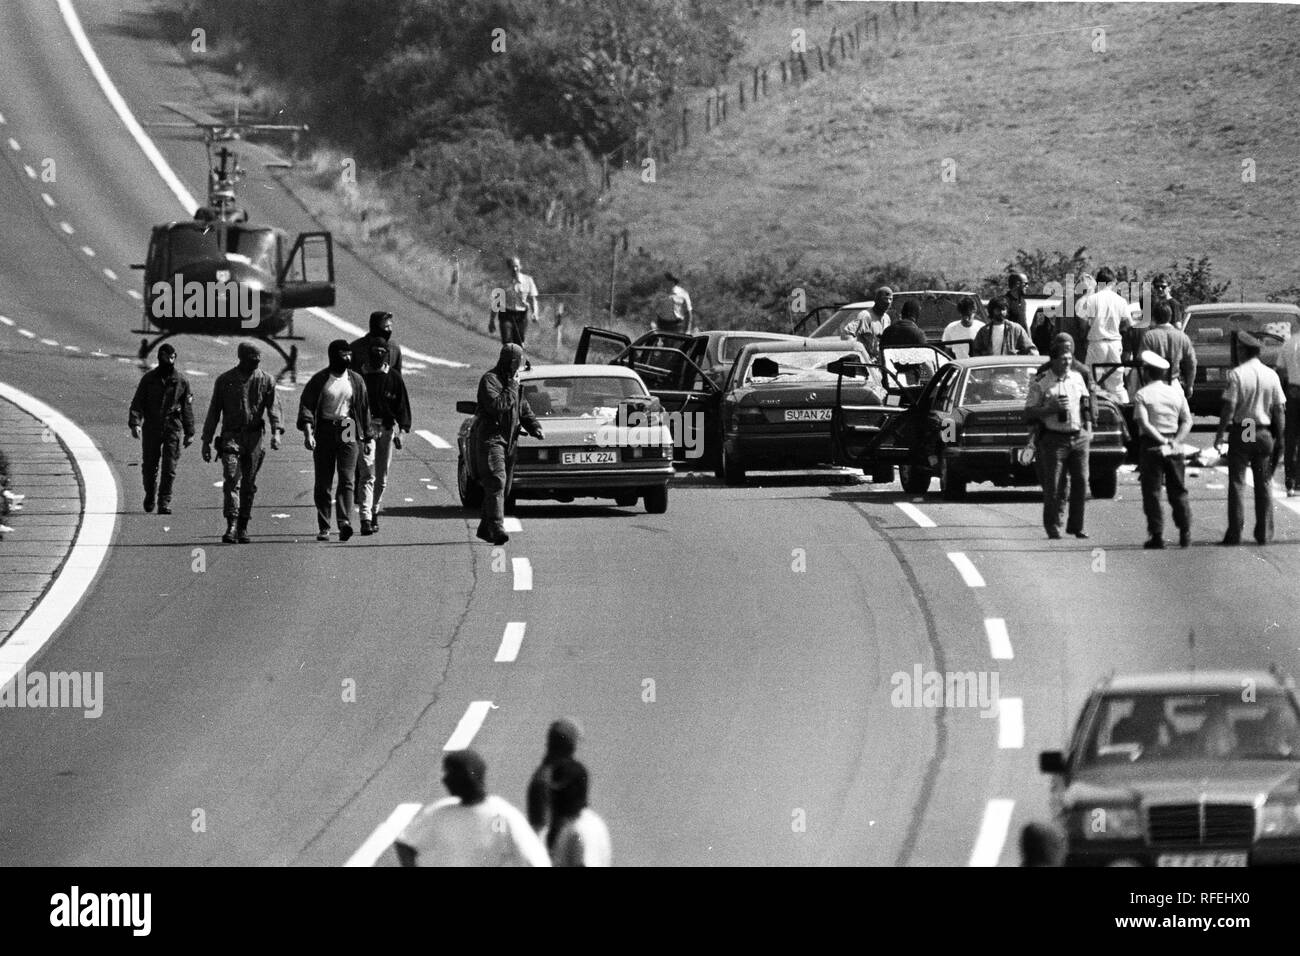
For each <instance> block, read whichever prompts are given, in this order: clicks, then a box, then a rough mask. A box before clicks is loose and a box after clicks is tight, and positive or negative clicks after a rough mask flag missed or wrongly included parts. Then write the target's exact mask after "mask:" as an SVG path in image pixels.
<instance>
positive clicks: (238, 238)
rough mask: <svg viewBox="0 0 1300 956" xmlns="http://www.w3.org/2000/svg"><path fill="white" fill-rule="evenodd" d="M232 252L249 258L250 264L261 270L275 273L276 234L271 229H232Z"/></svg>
mask: <svg viewBox="0 0 1300 956" xmlns="http://www.w3.org/2000/svg"><path fill="white" fill-rule="evenodd" d="M230 246H231V248H230V249H229V251H230V252H233V253H236V254H238V255H241V256H247V257H248V260H249V262H251V263H252V264H253V265H254V266H256V267H257V268H259V269H262V270H264V271H266V272H271V273H274V272H276V271H277V269H276V261H275V232H274V231H273V230H271V229H253V230H246V229H231V230H230Z"/></svg>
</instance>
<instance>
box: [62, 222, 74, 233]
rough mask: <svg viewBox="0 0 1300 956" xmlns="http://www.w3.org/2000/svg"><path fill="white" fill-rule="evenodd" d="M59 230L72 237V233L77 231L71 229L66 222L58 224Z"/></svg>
mask: <svg viewBox="0 0 1300 956" xmlns="http://www.w3.org/2000/svg"><path fill="white" fill-rule="evenodd" d="M59 228H60V229H62V230H63V231H64V232H66V233H67V234H68V235H72V234H73V233H74V232H76V231H77V230H75V229H73V228H72V224H71V223H67V222H61V223H59Z"/></svg>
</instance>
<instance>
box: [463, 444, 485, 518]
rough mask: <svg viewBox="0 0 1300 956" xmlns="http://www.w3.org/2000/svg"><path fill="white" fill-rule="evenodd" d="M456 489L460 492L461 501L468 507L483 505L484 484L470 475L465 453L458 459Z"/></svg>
mask: <svg viewBox="0 0 1300 956" xmlns="http://www.w3.org/2000/svg"><path fill="white" fill-rule="evenodd" d="M456 490H457V491H458V492H459V493H460V503H461V504H462V505H464V506H465V507H466V508H480V507H482V505H483V486H482V485H480V484H479V483H478V482H477V481H475V480H474V479H473V478H471V477H470V476H469V466H468V465H466V463H465V456H464V455H462V456H460V457H459V458H457V459H456Z"/></svg>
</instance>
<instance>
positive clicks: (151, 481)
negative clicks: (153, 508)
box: [140, 423, 181, 505]
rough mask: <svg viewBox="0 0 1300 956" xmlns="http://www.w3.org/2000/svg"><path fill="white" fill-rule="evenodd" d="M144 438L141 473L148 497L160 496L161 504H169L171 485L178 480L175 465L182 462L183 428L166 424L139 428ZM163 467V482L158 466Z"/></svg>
mask: <svg viewBox="0 0 1300 956" xmlns="http://www.w3.org/2000/svg"><path fill="white" fill-rule="evenodd" d="M140 434H141V437H142V438H143V455H142V460H141V462H140V473H141V476H142V477H143V478H144V493H145V497H147V498H152V497H154V493H155V491H156V492H157V494H158V503H159V504H162V505H166V504H170V503H171V500H172V483H173V482H174V481H175V480H176V465H177V463H178V462H179V461H180V459H181V427H180V425H179V424H176V425H172V424H170V423H168V424H164V425H162V426H161V427H158V428H154V427H151V426H149V425H148V424H147V423H146V424H145V425H144V426H143V427H142V428H141V429H140ZM159 465H162V483H161V484H159V482H158V466H159Z"/></svg>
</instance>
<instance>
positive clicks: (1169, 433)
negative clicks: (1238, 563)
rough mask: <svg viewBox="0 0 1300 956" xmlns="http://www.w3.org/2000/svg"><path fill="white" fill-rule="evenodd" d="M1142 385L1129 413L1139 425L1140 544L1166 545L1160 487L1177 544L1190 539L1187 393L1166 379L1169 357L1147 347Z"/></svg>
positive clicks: (1186, 543) (1181, 544) (1143, 361)
mask: <svg viewBox="0 0 1300 956" xmlns="http://www.w3.org/2000/svg"><path fill="white" fill-rule="evenodd" d="M1141 360H1142V383H1143V384H1142V387H1141V388H1139V389H1138V391H1137V397H1136V400H1135V402H1134V406H1133V417H1134V420H1135V422H1136V423H1137V429H1138V471H1139V474H1140V476H1141V479H1142V510H1143V512H1144V513H1145V514H1146V516H1147V535H1148V540H1147V542H1146V544H1144V545H1143V546H1142V547H1144V548H1148V549H1157V548H1163V547H1164V546H1165V538H1164V533H1165V516H1164V510H1163V509H1162V508H1161V506H1160V489H1161V488H1162V487H1163V488H1164V489H1165V492H1166V494H1167V495H1168V496H1169V507H1170V508H1171V509H1173V513H1174V524H1175V525H1177V526H1178V546H1179V547H1181V548H1185V547H1187V546H1188V545H1189V544H1191V543H1192V511H1191V507H1190V505H1189V504H1188V500H1187V479H1186V472H1187V462H1186V460H1185V459H1184V457H1183V442H1184V441H1186V440H1187V436H1188V434H1190V433H1191V430H1192V410H1191V408H1189V407H1188V405H1187V396H1186V395H1185V394H1184V393H1183V390H1182V389H1181V388H1179V387H1177V386H1176V385H1170V384H1169V383H1168V382H1166V381H1165V372H1166V371H1168V370H1169V362H1168V361H1166V360H1165V359H1164V358H1162V357H1161V356H1159V355H1157V354H1156V353H1155V352H1152V351H1151V350H1150V349H1148V350H1146V351H1144V352H1143V353H1142V355H1141Z"/></svg>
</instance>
